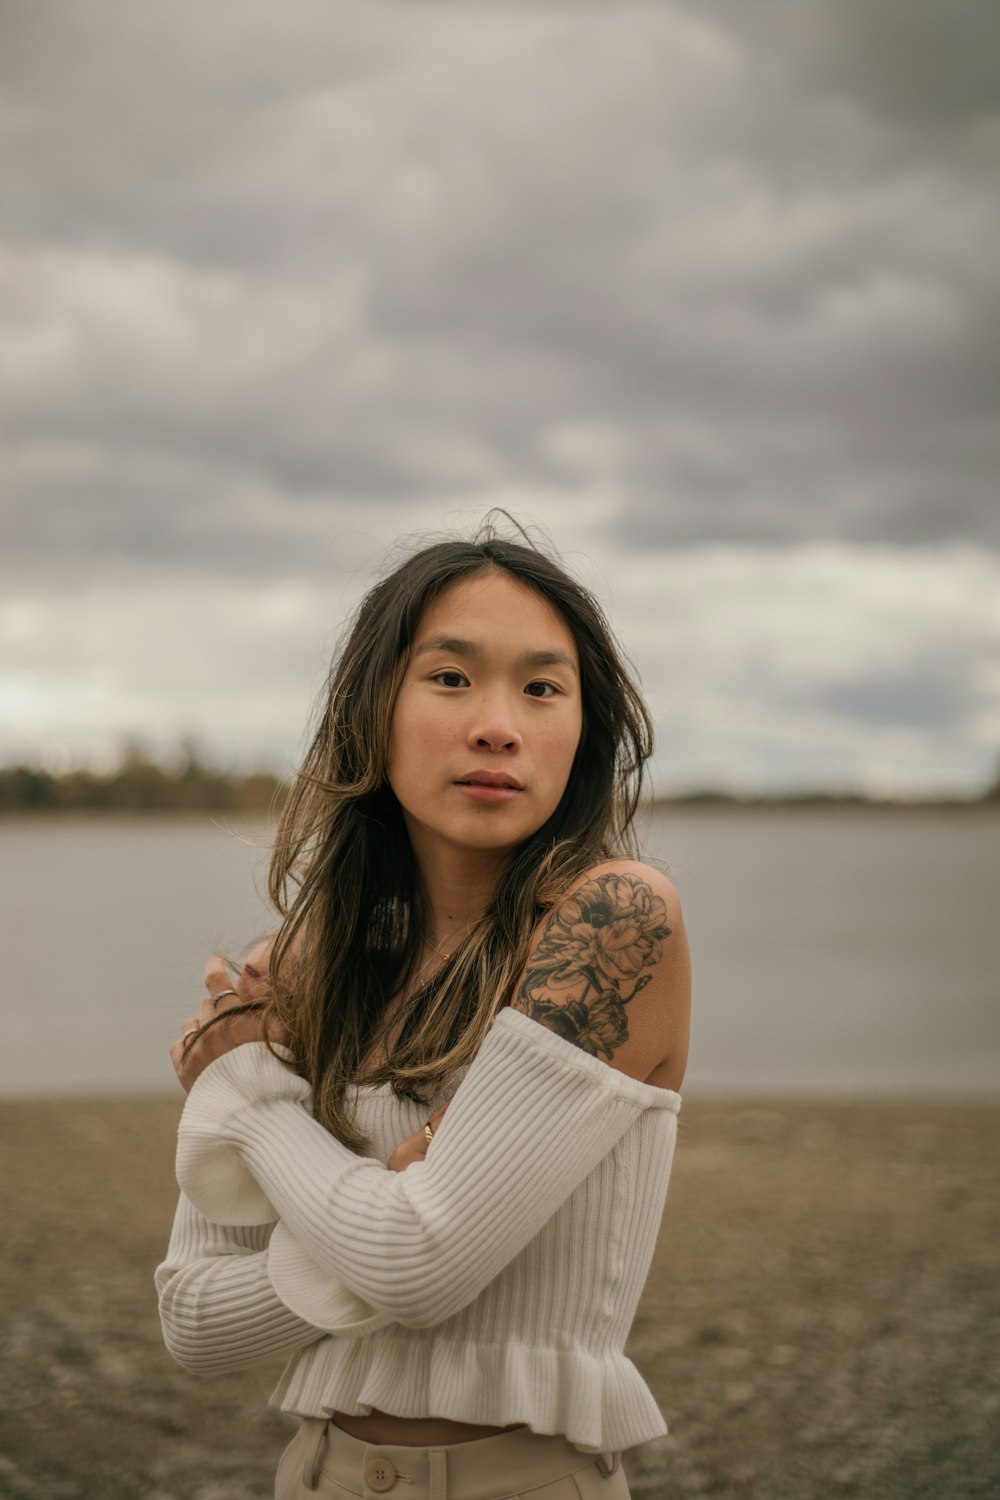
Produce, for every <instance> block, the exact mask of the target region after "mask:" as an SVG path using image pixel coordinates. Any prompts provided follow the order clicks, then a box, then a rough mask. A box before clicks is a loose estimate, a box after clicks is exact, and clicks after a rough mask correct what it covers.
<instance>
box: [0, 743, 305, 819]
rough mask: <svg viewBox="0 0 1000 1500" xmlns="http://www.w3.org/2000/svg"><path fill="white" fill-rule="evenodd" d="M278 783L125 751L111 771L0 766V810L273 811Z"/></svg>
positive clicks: (264, 776) (264, 775)
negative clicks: (169, 762) (168, 763)
mask: <svg viewBox="0 0 1000 1500" xmlns="http://www.w3.org/2000/svg"><path fill="white" fill-rule="evenodd" d="M282 797H283V784H282V782H281V781H280V780H279V778H278V777H277V776H275V775H273V773H272V772H270V771H254V772H250V773H249V774H246V775H239V774H231V773H229V772H226V771H221V770H219V769H218V768H216V767H212V766H208V765H205V764H204V763H203V762H202V761H201V760H200V759H199V757H198V756H197V754H195V753H192V752H189V753H187V754H186V755H185V756H184V758H183V760H182V761H181V763H180V764H178V765H176V766H165V765H161V764H160V763H159V762H158V761H156V760H154V759H152V758H151V757H150V756H149V755H147V754H146V753H145V752H144V751H143V750H141V749H139V748H136V747H130V748H129V749H128V750H126V752H125V754H124V755H123V757H122V760H121V762H120V764H119V765H118V766H117V767H116V769H114V770H113V771H106V772H98V771H90V770H85V769H83V768H76V769H71V770H67V771H64V772H61V773H57V772H53V771H49V770H46V769H45V768H44V767H42V766H32V765H12V766H0V812H93V811H97V812H236V813H262V812H268V811H271V810H277V808H278V805H279V803H280V801H281V799H282Z"/></svg>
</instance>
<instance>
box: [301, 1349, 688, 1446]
mask: <svg viewBox="0 0 1000 1500" xmlns="http://www.w3.org/2000/svg"><path fill="white" fill-rule="evenodd" d="M416 1392H419V1393H420V1395H419V1397H418V1398H417V1399H415V1393H416ZM271 1405H272V1406H276V1407H278V1408H279V1409H280V1410H281V1411H285V1412H289V1413H292V1414H294V1415H296V1416H300V1417H316V1416H331V1415H332V1414H333V1413H334V1412H343V1413H344V1414H345V1415H347V1416H368V1415H369V1414H370V1413H371V1412H372V1411H373V1410H376V1411H380V1412H387V1413H389V1414H390V1415H393V1416H401V1417H441V1418H446V1419H448V1420H450V1421H454V1422H471V1423H476V1424H480V1425H489V1426H496V1427H506V1426H509V1425H510V1424H512V1423H517V1422H523V1423H524V1424H525V1425H526V1426H527V1427H529V1428H530V1429H531V1430H532V1432H538V1433H542V1434H546V1435H552V1434H560V1435H562V1436H565V1437H566V1438H568V1440H569V1441H570V1442H571V1443H573V1444H574V1445H575V1446H576V1447H577V1448H579V1449H580V1450H581V1452H584V1453H602V1452H607V1451H608V1450H611V1449H615V1450H619V1451H622V1450H625V1449H627V1448H632V1447H634V1446H635V1445H636V1444H638V1443H645V1442H649V1441H650V1439H651V1438H655V1437H662V1436H663V1434H664V1433H665V1432H666V1431H667V1424H666V1422H665V1421H664V1419H663V1414H662V1412H661V1411H660V1408H659V1407H658V1406H657V1404H656V1402H655V1401H654V1400H653V1397H652V1395H651V1393H650V1391H649V1389H648V1387H647V1386H646V1383H645V1382H644V1380H643V1379H642V1376H641V1375H640V1374H639V1372H638V1370H637V1369H636V1368H635V1366H634V1365H633V1364H632V1362H631V1360H629V1359H628V1358H626V1356H625V1355H624V1354H607V1355H605V1356H603V1357H602V1358H601V1359H595V1358H594V1357H593V1356H592V1355H589V1354H586V1353H584V1352H583V1351H582V1350H577V1349H540V1348H538V1347H536V1346H531V1347H528V1346H526V1345H522V1344H516V1343H506V1344H494V1345H479V1344H472V1343H456V1342H453V1341H450V1340H445V1339H434V1340H428V1339H426V1338H424V1339H413V1338H407V1337H406V1336H405V1335H399V1334H394V1333H380V1334H377V1335H375V1336H373V1337H370V1338H363V1339H329V1340H327V1341H326V1342H325V1343H324V1345H323V1346H322V1349H321V1350H317V1351H316V1357H315V1358H314V1359H313V1360H312V1361H311V1362H310V1364H309V1365H308V1366H306V1365H303V1364H302V1363H301V1362H297V1361H296V1360H292V1361H290V1363H289V1365H288V1367H287V1369H286V1370H285V1373H284V1374H283V1376H282V1378H281V1380H280V1381H279V1383H278V1385H277V1386H276V1388H275V1390H274V1391H273V1393H272V1395H271Z"/></svg>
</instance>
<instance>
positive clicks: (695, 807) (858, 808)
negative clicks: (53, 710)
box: [0, 792, 1000, 823]
mask: <svg viewBox="0 0 1000 1500" xmlns="http://www.w3.org/2000/svg"><path fill="white" fill-rule="evenodd" d="M278 811H280V809H278V810H277V811H276V810H275V808H274V806H273V805H272V804H270V803H261V804H257V803H253V802H249V803H245V802H236V803H233V802H230V803H220V804H218V805H216V806H212V805H204V804H199V803H197V802H194V803H184V802H177V803H174V804H172V805H170V806H163V805H157V804H150V805H142V804H138V805H128V804H122V805H118V806H107V805H101V804H88V803H77V804H74V805H70V806H67V805H60V804H54V805H45V806H21V807H9V806H8V807H2V806H0V822H22V821H23V822H28V821H30V822H39V823H45V822H69V821H72V820H79V821H81V822H109V823H111V822H115V823H117V822H125V821H127V820H128V819H133V818H148V819H150V820H151V821H154V822H166V821H167V820H169V819H175V818H235V819H238V820H240V821H243V820H246V819H262V820H264V821H265V822H273V821H275V819H276V817H277V815H278ZM673 811H681V812H687V811H695V812H707V813H713V812H751V813H769V812H838V813H840V812H862V813H868V812H878V813H883V812H885V813H914V812H933V813H938V812H942V813H944V812H947V813H967V814H969V815H974V816H984V815H985V816H989V815H991V814H998V813H1000V799H997V798H996V797H978V798H973V797H961V798H958V797H956V798H947V797H934V798H930V797H928V798H920V799H914V800H912V801H901V800H899V799H897V798H888V797H887V798H876V797H862V796H853V795H843V796H839V795H836V794H833V793H831V794H826V793H823V792H808V793H803V794H801V795H787V796H773V797H736V796H729V795H727V794H726V793H724V792H694V793H691V794H689V795H682V796H677V797H657V798H655V799H654V800H653V801H651V802H644V803H642V804H640V807H639V810H638V813H637V817H639V818H642V816H643V815H644V814H648V813H650V812H652V813H656V814H663V813H669V812H673Z"/></svg>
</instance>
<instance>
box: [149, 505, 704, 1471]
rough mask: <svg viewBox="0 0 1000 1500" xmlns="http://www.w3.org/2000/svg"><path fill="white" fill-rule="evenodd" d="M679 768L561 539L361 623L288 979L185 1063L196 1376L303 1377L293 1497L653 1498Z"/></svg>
mask: <svg viewBox="0 0 1000 1500" xmlns="http://www.w3.org/2000/svg"><path fill="white" fill-rule="evenodd" d="M650 748H651V728H650V723H649V719H648V715H647V714H646V710H645V708H644V707H643V704H642V701H641V699H640V698H639V696H638V693H637V691H636V689H635V687H634V686H633V684H632V683H631V681H630V679H629V676H628V673H627V671H626V670H625V668H624V666H623V664H622V661H621V658H620V656H619V654H618V651H617V649H616V647H615V645H614V642H613V640H612V638H611V636H610V634H609V632H608V629H607V626H606V624H605V622H604V620H603V617H602V615H601V613H600V610H599V608H598V606H597V605H596V604H595V602H594V601H593V600H592V598H591V597H590V596H589V594H588V593H587V591H586V590H584V589H583V588H582V587H581V586H580V585H579V584H577V583H576V582H575V581H574V580H572V579H571V578H570V577H569V576H568V575H567V574H566V573H565V572H564V571H563V570H562V569H561V568H560V567H559V566H557V565H556V564H555V563H554V562H552V561H551V560H550V559H549V558H548V557H546V556H545V555H544V554H542V553H540V552H538V551H536V550H535V549H534V548H533V547H531V546H527V545H524V544H522V543H520V542H517V543H515V542H511V541H507V540H504V539H501V538H498V537H497V536H495V535H494V534H492V533H487V534H486V535H485V537H484V538H481V539H479V540H477V541H474V542H442V543H437V544H434V545H432V546H429V547H426V548H425V549H423V550H422V551H420V552H418V553H417V554H416V555H415V556H413V557H411V558H410V559H409V560H408V561H407V562H405V563H404V564H403V565H402V566H401V567H399V568H397V569H396V571H395V572H394V573H392V574H391V575H390V576H389V577H388V578H386V579H385V580H384V581H383V582H381V583H380V584H378V585H377V586H376V587H375V588H373V589H372V590H371V591H370V592H369V594H368V595H367V596H366V598H365V600H364V602H363V603H362V605H361V608H360V610H359V613H358V616H357V620H356V623H355V626H354V629H353V631H352V633H351V635H350V637H349V639H348V642H347V645H346V647H345V649H344V651H343V652H342V654H341V657H340V659H339V661H338V663H337V664H336V665H335V667H334V670H333V672H332V674H331V679H330V683H329V689H328V693H327V697H326V702H325V707H324V709H323V712H322V716H321V719H320V723H319V727H318V729H317V732H316V735H315V738H314V740H313V744H312V747H311V749H310V751H309V753H308V755H307V758H306V761H305V765H304V767H303V769H302V771H301V773H300V775H299V777H298V778H297V781H296V783H295V785H294V787H293V789H292V791H291V793H290V796H289V800H288V803H287V805H286V809H285V812H284V815H283V818H282V822H281V825H280V827H279V831H278V839H277V847H276V852H275V856H274V861H273V865H272V875H271V893H272V896H273V898H274V900H275V903H276V905H277V906H278V909H279V911H280V912H281V913H282V915H283V918H284V921H283V924H282V926H281V929H280V931H279V932H278V934H277V937H276V939H275V941H274V944H273V948H272V949H271V950H270V952H269V955H268V963H267V968H268V973H267V977H266V979H265V978H264V976H263V975H262V974H259V972H258V971H259V969H262V968H263V967H264V965H263V964H262V963H258V964H252V965H250V966H249V972H247V971H246V970H245V971H244V972H243V974H242V975H241V976H240V978H239V981H238V984H237V987H236V988H235V989H233V988H231V987H230V983H229V979H228V977H227V975H226V971H225V969H224V968H223V967H222V966H221V964H220V963H218V961H213V963H210V964H209V966H208V968H207V969H206V986H207V988H208V991H209V997H208V998H207V999H206V1000H205V1001H204V1003H203V1004H202V1006H201V1009H200V1011H199V1014H198V1017H197V1018H193V1019H192V1020H191V1021H189V1022H186V1023H185V1027H184V1032H185V1034H184V1036H183V1038H182V1040H181V1041H180V1042H179V1043H178V1044H177V1045H176V1046H175V1048H174V1049H173V1057H174V1062H175V1066H176V1068H177V1071H178V1075H179V1077H180V1079H181V1082H182V1084H183V1085H184V1087H185V1088H186V1089H188V1090H189V1091H190V1097H189V1099H188V1102H187V1105H186V1107H185V1111H184V1116H183V1119H182V1122H181V1127H180V1133H179V1143H178V1178H179V1181H180V1184H181V1188H182V1195H181V1200H180V1205H179V1207H178V1212H177V1218H176V1221H175V1225H174V1232H173V1236H172V1239H171V1243H170V1248H169V1250H168V1255H167V1259H166V1261H165V1262H164V1264H163V1265H162V1266H161V1267H160V1268H159V1270H158V1272H157V1283H158V1288H159V1293H160V1308H161V1318H162V1322H163V1327H164V1334H165V1338H166V1341H167V1345H168V1347H169V1348H170V1350H171V1352H172V1353H173V1354H174V1355H175V1357H177V1358H178V1359H179V1360H180V1361H181V1363H183V1364H185V1365H186V1366H187V1367H188V1368H191V1369H193V1370H200V1371H205V1372H215V1371H220V1370H224V1369H226V1370H228V1369H238V1368H241V1367H243V1366H245V1365H248V1364H251V1363H253V1362H254V1361H256V1360H260V1359H263V1358H266V1357H267V1356H269V1355H273V1354H274V1353H276V1352H279V1351H280V1352H283V1353H286V1354H287V1355H288V1356H289V1361H288V1364H287V1367H286V1369H285V1372H284V1375H283V1376H282V1379H281V1381H280V1383H279V1385H278V1387H277V1390H276V1391H275V1393H274V1395H273V1397H272V1401H273V1402H274V1403H275V1404H276V1405H279V1406H280V1407H281V1408H282V1409H283V1410H286V1411H289V1412H292V1413H295V1414H296V1415H298V1416H299V1417H300V1418H301V1419H302V1423H301V1426H300V1428H299V1431H298V1433H297V1435H296V1437H295V1438H294V1439H293V1440H292V1443H291V1444H290V1446H289V1448H288V1449H287V1450H286V1452H285V1454H284V1456H283V1457H282V1460H281V1463H280V1465H279V1469H278V1476H277V1488H276V1494H277V1495H278V1496H279V1497H293V1496H306V1495H309V1494H314V1493H318V1494H320V1495H328V1496H333V1495H336V1496H343V1495H347V1494H355V1495H361V1494H364V1495H366V1496H367V1495H371V1494H379V1493H383V1492H388V1491H390V1490H392V1489H394V1488H395V1487H396V1486H397V1484H398V1485H399V1488H398V1489H396V1493H405V1495H406V1497H407V1500H444V1497H445V1496H446V1495H447V1496H449V1497H451V1500H491V1497H498V1496H506V1495H510V1494H511V1493H512V1492H513V1493H520V1492H522V1491H527V1490H530V1491H531V1492H532V1495H533V1497H534V1500H562V1497H564V1496H567V1497H568V1496H579V1495H582V1496H585V1497H586V1496H591V1495H598V1494H601V1495H607V1496H613V1497H621V1496H627V1494H628V1488H627V1485H626V1482H625V1479H624V1476H623V1474H622V1472H621V1468H620V1464H619V1453H620V1451H621V1450H622V1449H623V1448H626V1447H629V1446H631V1445H632V1444H635V1443H639V1442H643V1441H646V1440H647V1439H649V1438H651V1437H654V1436H657V1435H659V1434H661V1433H663V1432H665V1430H666V1428H665V1424H664V1422H663V1419H662V1416H661V1415H660V1412H659V1409H658V1408H657V1406H656V1404H655V1402H654V1401H653V1398H652V1396H651V1394H650V1392H649V1390H648V1389H647V1387H646V1386H645V1384H644V1383H643V1381H642V1379H641V1377H640V1376H639V1374H638V1372H637V1371H636V1370H635V1368H634V1366H632V1364H631V1363H630V1362H629V1361H628V1360H627V1359H626V1358H625V1356H624V1354H623V1345H624V1341H625V1337H626V1335H627V1333H628V1330H629V1326H630V1324H631V1321H632V1317H633V1315H634V1312H635V1307H636V1303H637V1301H638V1298H639V1294H640V1292H641V1290H642V1286H643V1283H644V1280H645V1277H646V1274H647V1271H648V1268H649V1263H650V1258H651V1256H652V1252H653V1247H654V1244H655V1239H656V1234H657V1230H658V1226H659V1221H660V1216H661V1212H662V1208H663V1202H664V1197H665V1193H666V1186H667V1177H668V1174H669V1170H670V1164H671V1160H672V1154H673V1147H674V1142H675V1138H676V1119H677V1110H678V1108H679V1104H680V1100H679V1095H678V1094H677V1092H676V1091H677V1089H679V1087H680V1084H681V1082H682V1079H683V1075H684V1068H685V1063H686V1057H687V1040H688V1025H689V1007H690V967H689V961H688V955H687V945H686V939H685V935H684V927H683V922H682V918H681V912H680V905H679V902H678V899H677V894H676V892H675V890H674V888H673V886H672V885H671V884H670V882H669V881H668V880H667V879H666V878H665V877H664V876H663V875H662V874H661V873H660V872H659V871H657V870H655V869H653V868H651V867H649V866H648V865H645V864H642V863H639V862H638V861H637V860H636V859H634V858H632V857H631V855H632V854H633V853H634V852H635V851H634V847H633V842H632V829H631V825H632V817H633V814H634V812H635V808H636V805H637V800H638V796H639V789H640V782H641V776H642V768H643V762H644V761H645V760H646V758H647V757H648V755H649V752H650ZM387 1167H388V1169H389V1170H387Z"/></svg>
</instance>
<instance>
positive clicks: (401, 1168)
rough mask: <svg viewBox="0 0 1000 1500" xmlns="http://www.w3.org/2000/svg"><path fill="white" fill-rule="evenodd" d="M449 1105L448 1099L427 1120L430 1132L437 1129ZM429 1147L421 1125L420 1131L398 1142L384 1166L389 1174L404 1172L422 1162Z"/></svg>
mask: <svg viewBox="0 0 1000 1500" xmlns="http://www.w3.org/2000/svg"><path fill="white" fill-rule="evenodd" d="M450 1103H451V1100H450V1099H449V1100H447V1102H446V1103H444V1104H441V1105H439V1106H438V1108H437V1109H436V1110H435V1111H434V1113H433V1114H432V1115H431V1116H430V1117H429V1118H428V1122H427V1123H428V1124H429V1125H430V1127H431V1129H432V1130H436V1129H437V1127H438V1125H439V1124H440V1123H441V1121H442V1119H443V1118H444V1112H445V1110H446V1109H447V1108H448V1105H449V1104H450ZM429 1145H430V1142H429V1141H428V1139H427V1136H426V1134H425V1133H424V1127H423V1126H422V1125H421V1127H420V1129H419V1130H417V1131H415V1132H414V1133H413V1135H408V1136H407V1137H406V1140H405V1141H400V1143H399V1145H398V1146H397V1147H396V1149H395V1151H394V1152H393V1153H392V1155H391V1156H390V1157H389V1160H388V1161H387V1162H386V1166H387V1167H388V1168H389V1171H390V1172H405V1171H406V1169H407V1167H411V1166H412V1165H413V1163H414V1162H415V1161H423V1159H424V1157H425V1156H426V1155H427V1148H428V1146H429Z"/></svg>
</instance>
